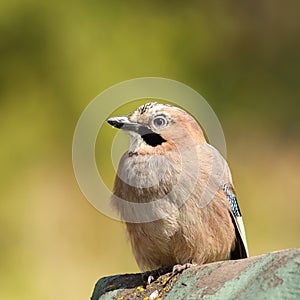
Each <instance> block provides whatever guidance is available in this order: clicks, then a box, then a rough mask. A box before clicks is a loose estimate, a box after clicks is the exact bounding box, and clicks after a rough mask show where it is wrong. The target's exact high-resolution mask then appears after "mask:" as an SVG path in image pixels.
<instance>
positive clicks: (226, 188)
mask: <svg viewBox="0 0 300 300" xmlns="http://www.w3.org/2000/svg"><path fill="white" fill-rule="evenodd" d="M222 188H223V191H224V192H225V194H226V196H227V198H228V200H229V204H230V206H231V210H232V212H233V214H234V215H235V216H236V217H241V216H242V214H241V211H240V208H239V205H238V202H237V199H236V196H235V194H234V190H233V188H232V187H231V186H230V187H229V186H228V185H227V184H226V183H224V184H223V186H222Z"/></svg>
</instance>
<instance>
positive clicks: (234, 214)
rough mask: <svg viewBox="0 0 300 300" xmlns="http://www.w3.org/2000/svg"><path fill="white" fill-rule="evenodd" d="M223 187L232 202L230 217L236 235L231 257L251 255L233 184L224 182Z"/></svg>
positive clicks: (230, 202)
mask: <svg viewBox="0 0 300 300" xmlns="http://www.w3.org/2000/svg"><path fill="white" fill-rule="evenodd" d="M222 189H223V191H224V193H225V195H226V197H227V199H228V201H229V204H230V208H231V209H230V217H231V220H232V223H233V225H234V228H235V235H236V241H235V246H234V247H233V249H232V251H231V253H230V256H231V259H240V258H246V257H248V256H249V254H248V246H247V241H246V233H245V228H244V223H243V219H242V214H241V211H240V208H239V205H238V202H237V198H236V195H235V192H234V189H233V187H232V185H231V184H226V183H225V184H223V186H222Z"/></svg>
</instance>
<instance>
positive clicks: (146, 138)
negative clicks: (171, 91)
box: [107, 102, 206, 154]
mask: <svg viewBox="0 0 300 300" xmlns="http://www.w3.org/2000/svg"><path fill="white" fill-rule="evenodd" d="M107 122H108V123H109V124H110V125H112V126H113V127H116V128H120V129H123V130H125V131H127V132H128V134H129V136H130V152H133V153H134V152H137V153H145V154H146V153H161V152H164V151H166V150H171V149H173V148H176V147H178V146H183V145H191V143H192V144H194V145H198V144H203V143H205V142H206V141H205V137H204V134H203V131H202V130H201V128H200V126H199V124H198V123H197V122H196V121H195V120H194V118H193V117H192V116H190V115H189V114H188V113H187V112H185V111H184V110H182V109H180V108H178V107H175V106H171V105H168V104H160V103H156V102H149V103H146V104H144V105H142V106H140V107H139V108H137V109H136V110H135V111H133V112H132V113H131V114H129V115H128V116H122V117H111V118H109V119H107Z"/></svg>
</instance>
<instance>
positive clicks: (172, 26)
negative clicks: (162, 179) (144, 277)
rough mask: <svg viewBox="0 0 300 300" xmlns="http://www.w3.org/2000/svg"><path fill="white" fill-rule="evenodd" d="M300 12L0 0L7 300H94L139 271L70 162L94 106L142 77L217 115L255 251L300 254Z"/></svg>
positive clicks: (91, 0)
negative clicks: (183, 87)
mask: <svg viewBox="0 0 300 300" xmlns="http://www.w3.org/2000/svg"><path fill="white" fill-rule="evenodd" d="M299 10H300V2H299V1H298V2H297V1H290V0H288V1H284V2H283V1H276V0H274V1H273V0H272V1H271V0H268V1H267V0H252V1H248V0H247V1H233V0H230V1H189V2H186V3H185V4H184V3H183V2H182V1H151V2H150V1H148V2H146V1H145V2H144V1H126V2H125V1H111V2H109V1H95V0H87V1H72V2H71V1H70V2H67V1H56V0H54V1H51V2H50V1H44V2H43V1H36V0H28V1H20V0H19V1H18V0H10V1H8V0H2V1H1V4H0V66H1V72H0V93H1V97H0V132H1V140H2V142H1V148H0V162H1V173H0V176H1V200H0V211H1V219H0V226H1V231H0V234H1V239H0V240H1V248H0V249H1V255H0V262H1V265H0V284H1V288H0V298H1V299H20V298H22V299H88V297H89V296H90V294H91V292H92V289H93V285H94V283H95V282H96V280H97V279H98V278H99V277H101V276H104V275H110V274H116V273H124V272H135V271H138V269H137V266H136V264H135V261H134V259H133V257H132V255H131V250H130V246H129V244H128V242H127V241H126V237H125V234H124V227H123V225H122V224H121V223H119V222H117V221H114V220H111V219H109V218H108V217H106V216H104V215H102V214H100V213H99V212H98V211H96V209H94V208H93V207H92V206H91V205H90V204H89V203H88V201H87V200H86V199H85V198H84V196H83V195H82V194H81V192H80V190H79V187H78V185H77V182H76V180H75V177H74V174H73V169H72V161H71V147H72V136H73V132H74V128H75V126H76V122H77V120H78V118H79V116H80V114H81V112H82V111H83V109H84V108H85V107H86V105H88V103H89V102H90V101H91V100H92V99H93V98H94V97H95V96H96V95H97V94H99V93H100V92H101V91H103V90H104V89H106V88H108V87H110V86H111V85H113V84H116V83H118V82H120V81H123V80H127V79H131V78H135V77H143V76H157V77H166V78H171V79H175V80H178V81H181V82H183V83H185V84H187V85H189V86H191V87H192V88H194V89H195V90H197V91H198V92H199V93H201V94H202V95H203V96H204V97H205V98H206V99H207V101H208V102H209V103H210V105H211V106H212V108H213V109H214V111H215V112H216V114H217V115H218V117H219V119H220V121H221V123H222V125H223V129H224V132H225V136H226V140H227V150H228V161H229V164H230V166H231V169H232V173H233V177H234V181H235V186H236V190H237V192H238V196H239V202H240V206H241V208H242V211H243V213H244V214H243V215H244V221H245V225H246V229H247V233H248V244H249V247H250V253H251V254H252V255H257V254H261V253H265V252H269V251H274V250H279V249H284V248H290V247H299V246H300V234H299V229H300V219H299V217H300V213H299V212H300V202H299V201H300V181H299V179H300V176H299V166H300V164H299V153H300V152H299V151H300V141H299V130H300V116H299V114H300V101H299V96H300V84H299V73H300V38H299V37H300V25H299V16H298V13H299ZM110 134H115V132H113V130H111V131H110ZM100 151H101V149H100ZM107 177H108V178H113V174H112V173H111V172H109V173H108V174H107Z"/></svg>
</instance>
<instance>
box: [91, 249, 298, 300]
mask: <svg viewBox="0 0 300 300" xmlns="http://www.w3.org/2000/svg"><path fill="white" fill-rule="evenodd" d="M150 275H151V276H153V277H154V278H155V281H153V282H151V284H148V283H147V279H148V277H149V276H150ZM202 298H203V299H222V300H223V299H243V300H244V299H280V300H282V299H300V249H288V250H282V251H278V252H272V253H267V254H264V255H260V256H254V257H250V258H247V259H241V260H229V261H221V262H215V263H211V264H207V265H201V266H193V267H190V268H188V269H186V270H184V271H183V272H182V273H179V274H176V275H172V267H168V268H161V269H159V270H156V271H151V272H145V273H137V274H124V275H115V276H109V277H104V278H101V279H100V280H99V281H98V282H97V284H96V286H95V289H94V292H93V295H92V298H91V299H92V300H106V299H116V300H117V299H119V300H126V299H144V300H154V299H166V300H173V299H179V300H180V299H184V300H189V299H193V300H194V299H202Z"/></svg>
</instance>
